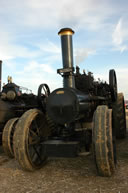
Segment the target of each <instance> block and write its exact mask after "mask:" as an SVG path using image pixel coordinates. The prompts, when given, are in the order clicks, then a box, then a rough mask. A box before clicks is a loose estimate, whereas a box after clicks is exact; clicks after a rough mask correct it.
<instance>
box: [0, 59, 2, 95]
mask: <svg viewBox="0 0 128 193" xmlns="http://www.w3.org/2000/svg"><path fill="white" fill-rule="evenodd" d="M1 81H2V60H0V92H1Z"/></svg>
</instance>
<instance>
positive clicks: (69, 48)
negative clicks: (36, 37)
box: [57, 28, 75, 88]
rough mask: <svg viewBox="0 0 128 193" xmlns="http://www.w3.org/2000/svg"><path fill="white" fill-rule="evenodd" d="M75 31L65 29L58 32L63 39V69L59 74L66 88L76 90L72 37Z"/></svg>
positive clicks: (59, 70)
mask: <svg viewBox="0 0 128 193" xmlns="http://www.w3.org/2000/svg"><path fill="white" fill-rule="evenodd" d="M73 34H74V31H73V30H72V29H70V28H63V29H61V30H60V31H59V32H58V35H60V37H61V49H62V61H63V69H58V70H57V73H59V74H61V75H62V77H63V84H64V85H63V86H64V88H69V87H71V88H75V79H74V74H73V72H74V67H73V45H72V35H73Z"/></svg>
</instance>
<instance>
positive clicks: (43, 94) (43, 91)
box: [37, 84, 50, 111]
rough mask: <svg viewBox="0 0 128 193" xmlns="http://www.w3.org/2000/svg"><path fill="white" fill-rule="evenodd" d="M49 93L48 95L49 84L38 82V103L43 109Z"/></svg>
mask: <svg viewBox="0 0 128 193" xmlns="http://www.w3.org/2000/svg"><path fill="white" fill-rule="evenodd" d="M49 95H50V89H49V86H48V85H47V84H40V86H39V88H38V94H37V97H38V104H39V106H41V107H42V110H43V111H45V110H46V99H47V98H48V96H49Z"/></svg>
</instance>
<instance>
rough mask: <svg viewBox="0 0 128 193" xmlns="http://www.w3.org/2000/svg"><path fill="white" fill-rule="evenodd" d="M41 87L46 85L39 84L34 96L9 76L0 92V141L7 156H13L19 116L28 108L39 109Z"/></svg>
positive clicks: (41, 98) (42, 100)
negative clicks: (14, 134) (36, 93)
mask: <svg viewBox="0 0 128 193" xmlns="http://www.w3.org/2000/svg"><path fill="white" fill-rule="evenodd" d="M42 88H47V85H46V84H41V85H40V86H39V89H38V95H37V96H36V95H34V94H32V91H31V90H29V89H27V88H24V87H20V86H18V85H16V84H15V83H13V82H12V77H9V76H8V83H7V84H5V85H4V86H3V89H2V91H1V93H0V143H2V146H3V149H4V151H5V153H6V154H7V155H8V156H9V157H13V147H12V144H13V142H12V140H13V133H14V131H15V126H16V124H17V122H18V120H19V117H20V116H21V115H22V114H23V113H24V112H26V111H27V110H29V109H32V108H38V109H39V106H40V103H41V104H43V102H44V97H43V96H41V90H42ZM23 91H25V92H23ZM48 92H50V91H49V90H48ZM42 110H43V109H42Z"/></svg>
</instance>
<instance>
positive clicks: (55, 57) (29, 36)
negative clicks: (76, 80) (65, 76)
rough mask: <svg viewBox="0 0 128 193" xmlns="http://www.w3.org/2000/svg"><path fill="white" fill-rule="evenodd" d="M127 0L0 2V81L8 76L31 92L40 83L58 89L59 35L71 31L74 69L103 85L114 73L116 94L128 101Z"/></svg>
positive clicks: (17, 0) (12, 0) (25, 0)
mask: <svg viewBox="0 0 128 193" xmlns="http://www.w3.org/2000/svg"><path fill="white" fill-rule="evenodd" d="M127 10H128V1H127V0H79V1H77V0H70V1H69V0H61V1H60V0H22V1H19V0H6V1H5V0H0V60H2V61H3V66H2V83H7V76H8V75H9V76H12V78H13V82H15V83H16V84H18V85H20V86H24V87H27V88H29V89H31V90H32V91H33V92H34V93H35V94H36V93H37V90H38V86H39V85H40V84H41V83H47V84H48V85H49V87H50V89H51V91H52V90H54V89H56V88H59V87H62V77H61V76H60V75H58V74H57V73H56V71H57V69H59V68H62V55H61V44H60V37H59V36H58V31H59V30H60V29H61V28H64V27H70V28H72V29H73V30H74V31H75V34H74V35H73V52H74V66H76V65H78V66H79V67H80V68H81V72H82V71H83V69H85V71H86V72H88V71H91V72H93V74H94V78H95V79H97V78H100V79H101V80H104V81H107V82H108V79H109V70H110V69H115V71H116V75H117V82H118V92H123V93H124V95H125V99H128V19H127V18H128V11H127Z"/></svg>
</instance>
